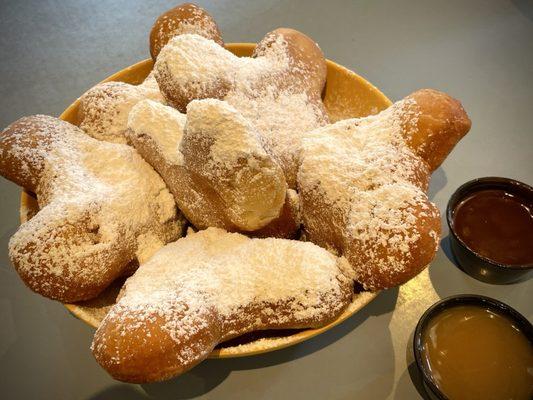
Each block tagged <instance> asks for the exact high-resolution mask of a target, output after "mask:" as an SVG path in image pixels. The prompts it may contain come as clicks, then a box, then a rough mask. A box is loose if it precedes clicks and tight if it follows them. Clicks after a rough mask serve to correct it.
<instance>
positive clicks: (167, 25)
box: [150, 3, 224, 60]
mask: <svg viewBox="0 0 533 400" xmlns="http://www.w3.org/2000/svg"><path fill="white" fill-rule="evenodd" d="M185 33H195V34H197V35H200V36H203V37H205V38H207V39H211V40H214V41H215V42H217V43H218V44H219V45H221V46H223V45H224V42H223V41H222V36H221V35H220V31H219V29H218V26H217V23H216V22H215V20H214V19H213V17H211V15H209V13H208V12H207V11H205V10H204V9H203V8H201V7H198V6H197V5H196V4H192V3H184V4H181V5H179V6H177V7H174V8H172V9H170V10H168V11H166V12H164V13H163V14H161V15H160V16H159V17H158V18H157V20H156V21H155V23H154V25H153V27H152V30H151V31H150V54H151V55H152V58H153V59H154V60H155V59H156V58H157V56H158V54H159V52H160V51H161V49H162V48H163V47H164V46H165V45H166V44H167V43H168V41H169V40H170V39H172V38H173V37H174V36H178V35H183V34H185Z"/></svg>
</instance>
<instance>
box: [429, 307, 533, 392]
mask: <svg viewBox="0 0 533 400" xmlns="http://www.w3.org/2000/svg"><path fill="white" fill-rule="evenodd" d="M422 341H423V346H424V347H423V351H422V359H423V362H424V363H425V364H426V367H427V369H428V370H431V372H432V374H433V379H434V382H435V383H436V385H437V387H438V388H439V389H440V390H441V391H442V392H443V393H444V394H445V395H446V396H448V397H449V398H450V399H452V400H461V399H469V400H476V399H483V400H490V399H494V400H496V399H509V400H511V399H512V400H521V399H524V400H531V399H532V398H533V345H532V344H531V343H530V342H529V340H528V339H527V337H526V336H525V335H524V334H523V333H522V332H521V331H520V329H519V328H517V327H516V326H515V325H514V323H513V321H511V320H510V319H509V318H507V317H506V316H504V315H501V314H499V313H497V312H495V311H493V310H490V309H487V308H482V307H479V306H474V305H472V306H470V305H466V306H455V307H451V308H449V309H447V310H443V311H442V312H440V313H439V314H437V315H435V316H434V317H433V318H432V319H431V320H430V321H429V322H428V325H427V326H426V328H425V329H424V332H423V334H422Z"/></svg>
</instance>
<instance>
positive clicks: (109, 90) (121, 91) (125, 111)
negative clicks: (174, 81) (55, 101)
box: [78, 73, 164, 143]
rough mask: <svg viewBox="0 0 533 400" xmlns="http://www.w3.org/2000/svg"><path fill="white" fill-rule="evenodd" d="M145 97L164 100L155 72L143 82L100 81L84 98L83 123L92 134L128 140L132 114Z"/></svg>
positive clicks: (117, 139) (120, 140)
mask: <svg viewBox="0 0 533 400" xmlns="http://www.w3.org/2000/svg"><path fill="white" fill-rule="evenodd" d="M144 99H150V100H154V101H158V102H161V103H163V102H164V99H163V96H162V95H161V92H160V91H159V86H158V85H157V81H156V80H155V78H154V76H153V74H152V73H151V74H150V75H148V77H147V78H146V80H145V81H144V82H143V83H142V84H140V85H130V84H129V83H124V82H105V83H100V84H98V85H96V86H94V87H93V88H91V89H89V90H88V91H87V92H86V93H85V94H84V95H83V96H81V98H80V100H79V101H80V106H79V109H78V120H79V121H80V124H79V127H80V128H81V129H82V130H83V131H85V133H87V134H88V135H89V136H92V137H94V138H96V139H100V140H105V141H108V142H114V143H126V138H125V136H124V133H125V131H126V129H127V123H128V115H129V113H130V111H131V109H132V108H133V106H134V105H135V104H137V103H138V102H139V101H141V100H144Z"/></svg>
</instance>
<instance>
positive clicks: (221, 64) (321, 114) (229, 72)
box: [154, 28, 328, 188]
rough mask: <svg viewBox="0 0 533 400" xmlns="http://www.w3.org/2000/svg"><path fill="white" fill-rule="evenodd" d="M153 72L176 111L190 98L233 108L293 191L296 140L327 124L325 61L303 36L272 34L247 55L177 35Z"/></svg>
mask: <svg viewBox="0 0 533 400" xmlns="http://www.w3.org/2000/svg"><path fill="white" fill-rule="evenodd" d="M154 74H155V78H156V80H157V82H158V83H159V87H160V89H161V92H162V93H163V95H164V97H165V99H166V101H167V102H168V103H169V104H170V105H172V106H174V107H176V108H177V109H178V110H180V111H182V112H185V110H186V108H187V105H188V104H189V103H190V102H191V101H192V100H195V99H206V98H214V99H221V100H225V101H227V102H228V103H229V104H231V105H232V106H233V107H235V109H236V110H237V111H239V112H240V113H241V114H242V115H243V116H244V117H245V118H246V119H248V120H249V121H250V122H251V123H252V125H253V126H254V127H255V129H257V131H258V132H259V133H260V134H261V136H262V137H263V141H264V143H265V145H266V147H267V151H269V152H270V153H271V154H272V155H273V156H274V157H275V159H276V160H277V161H278V162H279V164H280V166H281V167H282V168H283V171H284V173H285V177H286V179H287V182H288V184H289V187H290V188H295V187H296V173H297V169H298V166H297V164H298V160H297V153H298V148H299V145H300V138H301V135H302V134H303V133H304V132H306V131H309V130H311V129H315V128H317V127H319V126H322V125H325V124H326V123H327V122H328V117H327V114H326V111H325V108H324V105H323V103H322V100H321V97H320V96H321V92H322V90H323V88H324V84H325V78H326V62H325V59H324V56H323V54H322V52H321V51H320V49H319V48H318V46H317V45H316V43H314V42H313V41H312V40H311V39H310V38H308V37H307V36H305V35H304V34H302V33H300V32H297V31H295V30H292V29H286V28H281V29H277V30H275V31H273V32H270V33H269V34H267V35H266V36H265V38H264V39H263V40H262V41H261V42H260V43H259V44H258V45H257V49H256V52H255V53H254V56H253V57H251V58H250V57H237V56H235V55H233V54H232V53H230V52H229V51H227V50H226V49H224V48H223V47H221V46H220V45H218V44H217V43H215V42H213V41H212V40H208V39H206V38H204V37H201V36H198V35H180V36H176V37H174V38H172V39H171V40H170V41H169V42H168V44H167V45H166V46H165V47H164V48H163V49H162V50H161V53H160V54H159V56H158V58H157V61H156V63H155V66H154Z"/></svg>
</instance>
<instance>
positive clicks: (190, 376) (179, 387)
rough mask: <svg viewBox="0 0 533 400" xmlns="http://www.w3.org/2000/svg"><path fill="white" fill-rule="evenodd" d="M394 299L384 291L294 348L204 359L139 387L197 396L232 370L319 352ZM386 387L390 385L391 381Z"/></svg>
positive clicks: (393, 292) (162, 395) (160, 395)
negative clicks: (170, 376)
mask: <svg viewBox="0 0 533 400" xmlns="http://www.w3.org/2000/svg"><path fill="white" fill-rule="evenodd" d="M397 298H398V288H395V289H390V290H387V291H385V292H383V293H381V294H380V295H379V296H377V298H376V299H375V300H373V301H372V302H371V303H370V304H368V305H367V306H366V307H364V308H363V309H362V310H361V311H359V312H358V313H357V314H355V315H353V316H352V317H351V318H349V319H348V320H346V321H344V322H343V323H342V324H340V325H338V326H336V327H334V328H332V329H331V330H329V331H327V332H324V333H322V334H321V335H318V336H316V337H314V338H312V339H309V340H308V341H305V342H303V343H300V344H298V345H295V346H291V347H288V348H286V349H282V350H278V351H273V352H271V353H266V354H262V355H256V356H251V357H243V358H232V359H223V360H205V361H203V362H202V363H201V364H200V365H198V366H197V367H195V368H193V369H192V370H191V371H189V372H187V373H185V374H183V375H181V376H179V377H177V378H175V379H172V380H170V381H166V382H160V383H151V384H144V385H141V386H142V388H143V389H144V390H145V392H146V393H147V394H148V395H149V396H150V397H151V398H154V399H174V400H177V399H190V398H193V397H196V396H200V395H202V394H205V393H207V392H209V391H211V390H212V389H214V388H215V387H216V386H218V385H219V384H220V383H222V382H223V381H224V380H225V379H226V378H227V377H228V376H229V374H230V373H231V372H232V371H239V370H251V369H257V368H265V367H269V366H272V365H277V364H283V363H286V362H290V361H292V360H296V359H299V358H302V357H305V356H307V355H309V354H312V353H314V352H316V351H319V350H320V349H323V348H324V347H326V346H328V345H330V344H332V343H334V342H335V341H337V340H339V339H341V338H342V337H344V336H345V335H347V334H349V333H350V332H352V331H353V330H354V329H356V328H357V327H358V326H359V325H360V324H362V323H363V322H364V321H365V320H367V319H368V318H369V317H371V316H378V315H381V314H386V313H389V312H391V311H392V310H394V307H395V305H396V300H397ZM390 386H392V382H391V385H390ZM385 389H386V388H385Z"/></svg>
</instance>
